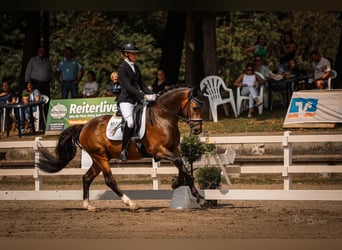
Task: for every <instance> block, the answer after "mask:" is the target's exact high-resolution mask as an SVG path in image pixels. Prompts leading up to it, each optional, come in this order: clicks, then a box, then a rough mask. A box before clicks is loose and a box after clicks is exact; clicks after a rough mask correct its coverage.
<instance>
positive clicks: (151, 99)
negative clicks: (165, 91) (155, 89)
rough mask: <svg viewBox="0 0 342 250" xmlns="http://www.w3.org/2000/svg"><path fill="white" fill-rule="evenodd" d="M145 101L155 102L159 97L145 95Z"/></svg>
mask: <svg viewBox="0 0 342 250" xmlns="http://www.w3.org/2000/svg"><path fill="white" fill-rule="evenodd" d="M144 99H145V100H146V101H148V102H154V101H155V100H156V99H157V95H156V94H152V95H144Z"/></svg>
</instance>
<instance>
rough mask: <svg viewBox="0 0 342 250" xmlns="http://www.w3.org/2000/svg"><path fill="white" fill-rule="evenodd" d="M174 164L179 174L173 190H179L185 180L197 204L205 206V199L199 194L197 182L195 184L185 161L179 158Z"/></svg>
mask: <svg viewBox="0 0 342 250" xmlns="http://www.w3.org/2000/svg"><path fill="white" fill-rule="evenodd" d="M173 163H174V164H175V165H176V167H177V168H178V171H179V174H178V178H177V179H176V180H175V181H174V182H173V183H172V188H174V189H175V188H177V187H179V186H180V185H182V182H183V180H184V179H185V181H186V182H187V184H188V185H189V187H190V191H191V194H192V195H193V196H194V197H196V199H197V202H198V203H199V204H200V205H201V206H203V205H204V204H205V200H204V197H203V196H202V195H201V194H200V193H199V192H198V190H197V188H196V187H195V182H194V178H193V177H192V176H191V175H190V174H189V173H188V171H187V169H186V167H185V165H184V163H183V160H182V159H181V158H179V157H177V158H176V159H175V160H174V161H173Z"/></svg>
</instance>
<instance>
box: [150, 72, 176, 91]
mask: <svg viewBox="0 0 342 250" xmlns="http://www.w3.org/2000/svg"><path fill="white" fill-rule="evenodd" d="M171 87H172V85H171V83H170V82H169V81H168V80H167V79H166V78H165V72H164V70H162V69H160V70H158V73H157V78H156V80H155V81H154V83H153V84H152V92H153V93H155V94H163V93H164V92H166V91H168V90H169V89H171Z"/></svg>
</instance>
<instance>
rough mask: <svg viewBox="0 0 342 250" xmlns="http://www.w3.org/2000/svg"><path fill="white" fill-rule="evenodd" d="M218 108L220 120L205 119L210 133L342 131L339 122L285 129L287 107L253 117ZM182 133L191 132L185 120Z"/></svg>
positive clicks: (205, 129)
mask: <svg viewBox="0 0 342 250" xmlns="http://www.w3.org/2000/svg"><path fill="white" fill-rule="evenodd" d="M220 107H221V106H219V109H218V114H219V115H218V122H215V123H214V122H213V121H209V120H208V119H204V122H203V124H202V130H203V131H207V132H208V134H209V135H213V134H215V135H228V134H231V133H257V132H258V133H269V132H280V133H282V132H284V131H286V130H289V131H302V132H303V131H304V132H315V133H325V132H332V131H333V132H334V131H335V132H338V133H341V132H342V126H341V125H339V124H337V125H336V126H335V128H310V129H308V128H307V129H306V128H305V129H304V128H298V129H294V128H293V129H284V128H283V123H284V118H285V116H286V112H287V109H286V108H284V107H275V108H274V109H273V110H272V111H270V110H267V109H264V110H263V114H261V115H259V114H258V113H257V112H255V113H254V117H253V118H247V113H242V114H241V115H240V116H239V117H237V118H235V117H234V115H233V112H232V111H231V110H230V111H229V116H228V117H227V116H225V115H224V112H223V109H220ZM179 129H180V131H181V134H182V135H183V134H189V132H190V128H189V126H188V125H187V124H186V123H185V122H179Z"/></svg>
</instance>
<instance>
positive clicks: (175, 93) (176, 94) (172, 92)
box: [157, 87, 191, 103]
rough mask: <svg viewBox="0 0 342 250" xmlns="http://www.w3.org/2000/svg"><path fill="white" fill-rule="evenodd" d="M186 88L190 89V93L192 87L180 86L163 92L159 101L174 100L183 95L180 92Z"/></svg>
mask: <svg viewBox="0 0 342 250" xmlns="http://www.w3.org/2000/svg"><path fill="white" fill-rule="evenodd" d="M186 90H188V93H189V91H191V88H188V87H180V88H175V89H171V90H169V91H167V92H165V93H163V94H162V95H161V96H159V97H158V99H157V101H161V102H163V103H164V101H165V100H169V99H172V100H174V99H175V98H176V97H181V96H180V95H179V92H184V91H186Z"/></svg>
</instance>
